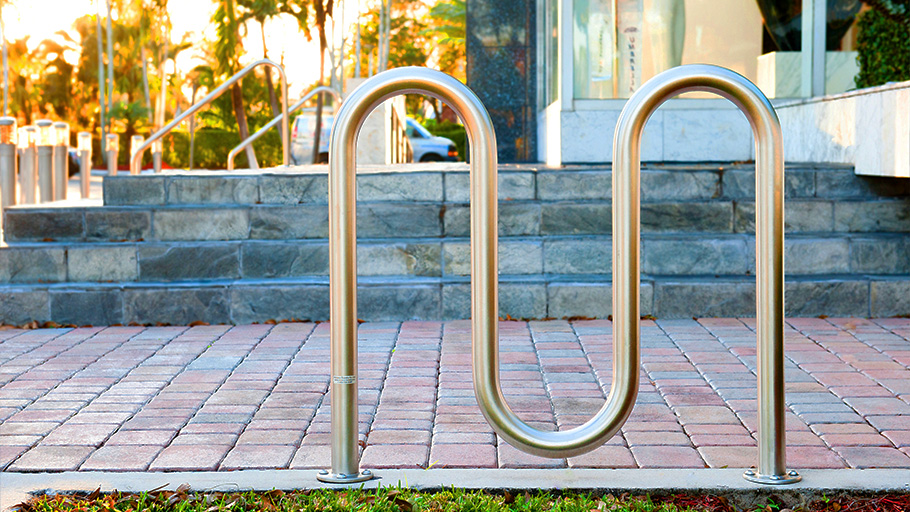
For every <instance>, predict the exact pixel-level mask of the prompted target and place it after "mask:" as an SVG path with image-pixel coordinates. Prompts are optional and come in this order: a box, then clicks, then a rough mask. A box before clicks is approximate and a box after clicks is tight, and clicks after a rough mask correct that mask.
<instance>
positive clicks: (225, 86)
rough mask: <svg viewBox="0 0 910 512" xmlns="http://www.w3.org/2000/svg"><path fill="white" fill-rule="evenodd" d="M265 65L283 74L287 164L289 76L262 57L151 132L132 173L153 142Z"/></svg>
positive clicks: (284, 159)
mask: <svg viewBox="0 0 910 512" xmlns="http://www.w3.org/2000/svg"><path fill="white" fill-rule="evenodd" d="M263 65H264V66H271V67H273V68H275V69H276V70H278V74H279V75H280V76H281V134H282V135H281V149H282V153H281V163H282V165H284V166H287V165H288V160H289V159H288V155H289V154H290V148H289V145H288V138H289V137H290V133H289V132H288V78H287V76H286V75H285V74H284V69H282V67H281V65H280V64H278V63H277V62H275V61H273V60H271V59H260V60H257V61H256V62H253V63H251V64H250V65H248V66H247V67H245V68H243V69H241V70H240V71H238V72H236V73H234V75H233V76H231V77H230V78H228V79H227V80H226V81H225V82H224V83H223V84H221V85H219V86H218V87H216V88H215V90H214V91H212V92H210V93H208V94H207V95H206V96H205V97H204V98H202V99H201V100H199V102H198V103H195V104H193V106H191V107H190V108H188V109H187V110H186V111H185V112H183V113H182V114H180V115H179V116H177V117H175V118H174V120H173V121H171V122H170V123H168V124H166V125H164V127H163V128H161V129H160V130H158V131H157V132H155V133H153V134H151V135H150V136H149V138H148V139H146V141H145V142H144V143H143V144H142V145H141V146H139V147H137V148H136V152H135V154H133V156H132V157H131V158H130V174H139V170H140V168H141V167H142V155H143V154H144V153H145V150H146V149H148V148H149V147H151V146H152V144H154V143H155V142H156V141H158V140H159V139H161V138H162V137H164V136H165V135H167V134H168V132H170V131H171V130H173V129H174V128H175V127H176V126H177V125H179V124H180V123H181V122H183V120H184V119H186V118H187V117H189V116H191V115H193V114H195V113H196V111H197V110H199V109H200V108H202V107H204V106H205V105H208V104H209V103H210V102H211V101H212V100H214V99H215V98H217V97H218V96H221V95H222V94H223V93H224V91H226V90H227V89H228V87H230V86H232V85H234V83H235V82H237V81H239V80H240V79H242V78H243V77H245V76H246V75H248V74H250V72H251V71H253V69H255V68H256V67H257V66H263Z"/></svg>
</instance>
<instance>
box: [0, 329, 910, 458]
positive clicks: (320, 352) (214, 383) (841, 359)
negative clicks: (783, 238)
mask: <svg viewBox="0 0 910 512" xmlns="http://www.w3.org/2000/svg"><path fill="white" fill-rule="evenodd" d="M753 326H754V322H753V321H752V320H749V319H701V320H698V321H694V320H658V321H645V322H643V325H642V353H643V365H642V381H641V390H640V394H639V397H638V402H637V404H636V406H635V409H634V411H633V413H632V416H631V417H630V418H629V420H628V421H627V422H626V424H625V426H624V427H623V429H622V435H621V436H616V437H615V438H614V439H613V440H611V441H610V442H609V443H608V444H607V445H606V446H603V447H601V448H598V449H597V450H595V451H593V452H591V453H589V454H587V455H582V456H579V457H574V458H570V459H568V460H559V459H557V460H551V459H543V458H539V457H534V456H529V455H526V454H524V453H522V452H520V451H518V450H516V449H515V448H512V447H511V446H509V445H508V444H506V443H505V442H503V441H502V440H500V439H497V437H496V436H495V435H494V434H493V432H492V430H491V428H490V427H489V426H488V425H487V424H486V423H485V422H484V420H483V417H482V416H481V414H480V411H479V409H478V408H477V405H476V403H475V401H474V397H473V391H472V389H471V366H470V365H471V356H470V331H469V324H468V322H466V321H455V322H445V323H442V322H406V323H403V324H398V323H368V324H363V325H361V328H360V337H361V340H360V386H361V393H360V411H361V416H360V419H361V425H360V427H361V433H362V438H363V440H364V441H365V443H364V446H365V448H364V451H363V466H364V467H374V468H383V467H396V468H414V467H419V468H425V467H434V468H439V467H450V468H451V467H493V468H495V467H500V468H505V467H510V468H512V467H544V468H549V467H567V466H568V467H645V468H658V467H670V468H691V467H748V466H751V465H754V464H755V463H756V442H755V438H754V434H755V429H756V412H755V411H756V387H755V376H754V371H755V341H754V332H753V331H752V328H753ZM501 338H502V342H501V363H502V379H503V387H504V392H505V394H506V396H507V397H508V400H509V403H510V404H511V406H512V408H513V409H514V410H515V411H516V412H517V413H519V415H520V416H522V417H523V418H524V419H525V420H526V421H528V422H530V423H532V424H533V425H535V426H538V427H541V428H567V427H571V426H574V425H577V424H579V423H581V422H583V421H585V420H587V418H588V417H589V416H590V415H591V414H592V413H593V412H594V411H596V410H597V409H598V408H600V406H601V405H602V403H603V400H604V396H605V395H604V389H607V390H608V389H609V386H610V373H611V369H610V365H611V361H610V358H611V337H610V323H609V322H607V321H577V322H567V321H540V322H537V321H534V322H503V324H502V331H501ZM787 357H788V359H787V380H788V385H787V391H788V394H787V401H788V405H789V410H790V413H789V416H788V423H787V429H788V433H787V435H788V445H789V447H788V461H789V465H790V466H792V467H795V468H805V467H814V468H842V467H855V468H868V467H889V468H910V404H908V402H910V320H908V319H878V320H864V319H824V320H823V319H803V318H800V319H791V320H789V324H788V331H787ZM328 361H329V343H328V324H318V325H316V324H307V323H299V324H279V325H274V326H272V325H245V326H237V327H230V326H200V327H152V328H143V327H108V328H83V329H41V330H32V331H22V330H6V331H0V421H2V424H0V468H4V469H5V471H10V472H27V471H28V472H31V471H63V470H86V471H87V470H112V471H168V470H231V469H242V468H243V469H245V468H327V467H328V466H329V430H330V422H329V417H330V413H329V408H330V403H329V399H328V395H327V389H328V382H329V364H328Z"/></svg>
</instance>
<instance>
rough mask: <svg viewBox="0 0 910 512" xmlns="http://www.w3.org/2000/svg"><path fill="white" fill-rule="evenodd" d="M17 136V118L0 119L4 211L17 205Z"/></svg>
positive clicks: (0, 189)
mask: <svg viewBox="0 0 910 512" xmlns="http://www.w3.org/2000/svg"><path fill="white" fill-rule="evenodd" d="M16 135H17V133H16V118H15V117H0V209H2V210H6V209H7V208H9V207H10V206H14V205H15V204H16ZM0 215H2V212H0Z"/></svg>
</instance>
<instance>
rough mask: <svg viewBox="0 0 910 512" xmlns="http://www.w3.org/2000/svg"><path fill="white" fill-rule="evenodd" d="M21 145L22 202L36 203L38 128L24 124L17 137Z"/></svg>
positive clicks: (19, 145) (20, 175) (18, 143)
mask: <svg viewBox="0 0 910 512" xmlns="http://www.w3.org/2000/svg"><path fill="white" fill-rule="evenodd" d="M17 138H18V141H17V145H18V147H19V191H20V195H21V197H20V201H19V203H20V204H35V199H36V197H35V192H36V187H37V184H38V168H37V163H38V162H37V160H36V156H35V141H36V140H37V139H38V128H36V127H34V126H31V125H29V126H23V127H22V128H19V136H18V137H17Z"/></svg>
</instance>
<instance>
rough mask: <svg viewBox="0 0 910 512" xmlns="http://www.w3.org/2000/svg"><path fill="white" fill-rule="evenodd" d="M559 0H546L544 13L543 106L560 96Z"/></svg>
mask: <svg viewBox="0 0 910 512" xmlns="http://www.w3.org/2000/svg"><path fill="white" fill-rule="evenodd" d="M558 14H559V0H546V12H545V13H544V22H543V27H544V37H543V41H544V45H545V47H544V48H545V54H544V59H545V62H544V68H543V69H544V73H545V75H544V79H545V80H546V87H545V90H544V98H542V99H545V102H544V103H543V105H541V108H543V107H546V106H547V105H549V104H550V103H553V102H554V101H556V98H558V97H559V18H558Z"/></svg>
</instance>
